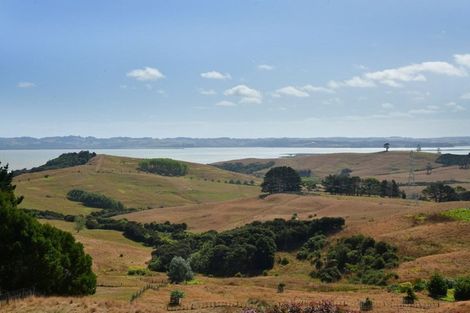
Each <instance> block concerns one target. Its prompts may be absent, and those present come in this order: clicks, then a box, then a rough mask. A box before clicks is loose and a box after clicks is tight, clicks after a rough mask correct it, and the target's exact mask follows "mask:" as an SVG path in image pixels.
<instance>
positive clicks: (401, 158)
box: [219, 151, 470, 192]
mask: <svg viewBox="0 0 470 313" xmlns="http://www.w3.org/2000/svg"><path fill="white" fill-rule="evenodd" d="M413 154H414V159H415V161H414V162H415V180H416V182H433V181H455V182H453V183H452V185H454V186H457V185H461V186H463V187H465V188H467V189H470V170H461V169H459V168H458V166H448V167H445V166H442V164H438V163H436V162H435V160H436V158H437V157H438V155H437V154H434V153H426V152H413ZM268 161H273V162H274V163H275V166H291V167H292V168H294V169H297V170H300V169H310V170H311V171H312V175H313V176H314V177H316V178H317V179H322V178H323V177H325V176H327V175H329V174H334V173H337V172H338V171H340V170H341V169H343V168H349V169H351V170H352V171H353V172H352V174H351V175H355V176H361V177H376V178H377V179H395V180H396V181H397V182H399V183H407V182H408V174H409V170H410V153H409V152H406V151H390V152H377V153H335V154H316V155H298V156H294V157H288V158H280V159H242V160H234V161H230V162H241V163H243V164H248V163H255V162H261V163H265V162H268ZM219 163H223V162H219ZM428 163H430V164H431V165H432V167H433V170H432V173H431V174H430V175H427V174H426V165H427V164H428ZM266 171H267V170H262V171H259V172H257V173H255V174H257V175H259V176H260V175H261V176H262V175H264V173H265V172H266ZM403 189H404V190H405V191H406V192H419V191H421V190H422V189H423V187H417V188H410V187H407V186H405V187H403Z"/></svg>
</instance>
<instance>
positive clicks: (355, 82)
mask: <svg viewBox="0 0 470 313" xmlns="http://www.w3.org/2000/svg"><path fill="white" fill-rule="evenodd" d="M343 84H344V85H345V86H348V87H356V88H368V87H374V86H375V84H374V82H372V81H369V80H365V79H363V78H361V77H359V76H354V77H353V78H351V79H348V80H345V81H344V82H343Z"/></svg>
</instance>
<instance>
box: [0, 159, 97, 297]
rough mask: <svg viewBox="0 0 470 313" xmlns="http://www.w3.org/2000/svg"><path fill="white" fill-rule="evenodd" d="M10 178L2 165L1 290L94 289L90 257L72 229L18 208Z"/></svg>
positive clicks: (74, 292) (73, 291) (76, 292)
mask: <svg viewBox="0 0 470 313" xmlns="http://www.w3.org/2000/svg"><path fill="white" fill-rule="evenodd" d="M11 178H12V175H11V173H8V168H7V167H1V166H0V222H1V223H0V238H1V240H0V251H1V252H2V257H1V258H0V290H2V291H8V290H17V289H21V288H31V287H33V286H34V287H36V290H38V291H40V292H42V293H44V294H62V295H64V294H68V295H83V294H92V293H94V292H95V290H96V276H95V274H94V273H93V272H92V269H91V264H92V259H91V257H90V256H89V255H87V254H85V253H84V251H83V246H82V245H81V244H80V243H77V242H75V239H74V238H73V236H72V235H71V234H70V233H67V232H64V231H61V230H59V229H57V228H55V227H52V226H50V225H48V224H45V225H42V224H40V223H39V222H38V221H37V220H36V219H34V217H32V216H31V215H29V214H28V213H26V212H24V211H21V210H19V209H18V208H17V207H16V206H17V204H18V203H19V199H21V198H16V197H15V195H14V193H13V191H14V190H15V186H14V185H12V184H11Z"/></svg>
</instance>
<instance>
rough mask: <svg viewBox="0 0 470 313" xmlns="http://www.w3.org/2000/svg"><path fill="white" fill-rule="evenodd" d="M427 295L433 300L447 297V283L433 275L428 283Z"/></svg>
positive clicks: (439, 276)
mask: <svg viewBox="0 0 470 313" xmlns="http://www.w3.org/2000/svg"><path fill="white" fill-rule="evenodd" d="M427 288H428V292H429V295H430V296H431V297H433V298H435V299H438V298H442V297H445V296H446V295H447V283H446V281H445V279H444V278H443V277H442V276H441V275H439V274H438V273H435V274H434V275H433V276H432V277H431V279H430V280H429V282H428V286H427Z"/></svg>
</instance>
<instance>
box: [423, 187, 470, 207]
mask: <svg viewBox="0 0 470 313" xmlns="http://www.w3.org/2000/svg"><path fill="white" fill-rule="evenodd" d="M423 196H424V198H425V199H428V200H432V201H434V202H447V201H470V191H468V190H466V189H465V188H463V187H461V186H457V187H456V188H453V187H452V186H449V185H446V184H444V183H443V182H434V183H431V184H429V185H428V186H427V187H426V188H424V189H423Z"/></svg>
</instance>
